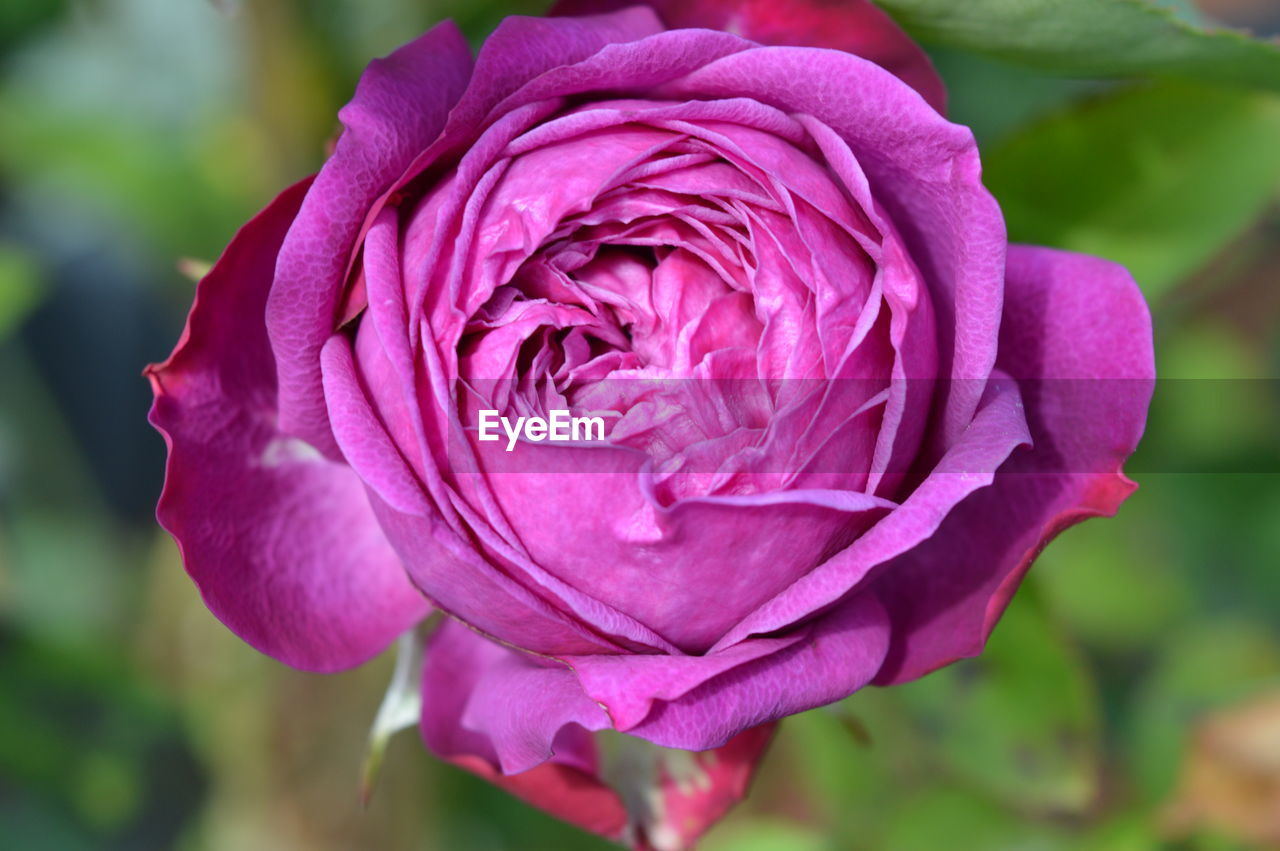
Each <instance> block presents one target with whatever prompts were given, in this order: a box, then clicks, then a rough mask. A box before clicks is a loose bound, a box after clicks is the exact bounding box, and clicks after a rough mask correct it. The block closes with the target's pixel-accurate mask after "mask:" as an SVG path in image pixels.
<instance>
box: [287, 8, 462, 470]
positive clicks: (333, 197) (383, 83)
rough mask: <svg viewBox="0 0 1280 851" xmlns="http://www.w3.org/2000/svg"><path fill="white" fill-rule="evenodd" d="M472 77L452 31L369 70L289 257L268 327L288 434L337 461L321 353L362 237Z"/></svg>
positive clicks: (294, 231)
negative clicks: (323, 378) (373, 217)
mask: <svg viewBox="0 0 1280 851" xmlns="http://www.w3.org/2000/svg"><path fill="white" fill-rule="evenodd" d="M470 74H471V50H470V48H469V47H468V46H467V43H466V41H465V40H464V39H463V37H462V34H461V33H460V32H459V31H458V29H457V27H455V26H454V25H453V24H452V23H449V22H446V23H443V24H440V25H439V26H437V27H435V28H434V29H432V30H431V31H430V32H428V33H426V34H425V35H423V36H422V37H421V38H419V39H417V40H416V41H412V42H410V43H409V44H407V45H405V46H404V47H401V48H400V49H399V50H397V51H395V52H394V53H392V54H391V55H390V56H388V57H386V58H385V59H380V60H377V61H375V62H372V63H370V65H369V68H368V70H366V71H365V73H364V76H363V77H361V79H360V84H359V86H358V87H357V88H356V94H355V97H354V98H353V99H352V100H351V102H350V103H349V104H347V105H346V106H345V107H343V109H342V111H341V112H340V113H339V118H341V119H342V123H343V127H344V130H343V133H342V137H341V138H340V139H339V140H338V145H337V148H336V149H335V150H334V153H333V156H332V157H330V158H329V161H328V162H327V163H325V165H324V168H323V169H321V171H320V174H319V175H318V176H317V177H316V180H315V183H314V185H312V187H311V191H310V192H308V193H307V198H306V200H305V201H304V202H303V204H302V209H301V210H299V212H298V216H297V219H296V221H295V222H294V225H293V227H292V228H290V230H289V234H288V237H287V238H286V239H285V242H284V245H283V246H282V247H281V249H280V259H279V265H278V267H277V272H276V280H275V284H274V286H273V287H272V290H271V297H270V299H269V301H268V305H267V327H268V329H269V331H270V336H271V346H272V349H273V350H274V351H275V355H276V361H277V369H278V371H279V381H280V428H281V430H283V431H284V432H285V433H287V434H291V435H294V436H295V437H300V438H302V439H303V440H306V441H307V442H308V443H310V444H312V445H313V446H315V447H316V448H318V449H320V450H321V451H322V452H324V453H325V454H326V455H328V456H329V457H332V458H338V457H339V453H338V451H337V447H336V445H335V444H334V439H333V435H332V433H331V431H330V428H329V418H328V413H327V411H326V408H325V402H324V390H323V387H322V386H321V375H320V348H321V347H322V346H323V345H324V343H325V341H326V340H328V339H329V336H330V335H331V334H332V333H333V330H334V328H335V327H336V325H337V324H338V322H339V320H340V318H341V317H340V314H341V312H342V311H341V301H342V297H343V290H344V287H345V284H346V281H347V277H348V275H349V273H350V271H351V268H352V263H353V254H354V252H355V250H356V247H357V244H358V240H359V237H360V235H361V232H362V230H364V229H365V228H366V227H367V225H368V224H369V223H370V222H372V216H373V214H374V213H375V212H376V210H377V208H378V207H379V204H377V203H375V202H377V201H378V199H379V198H380V197H381V196H384V195H385V194H386V193H387V192H388V191H389V190H390V189H391V188H392V186H393V185H394V184H395V182H396V180H397V179H398V178H400V177H401V175H403V174H404V171H405V169H406V168H407V167H408V166H409V164H410V163H411V162H413V159H414V157H416V156H417V155H418V154H419V153H420V152H421V151H422V150H423V149H424V148H425V147H427V145H429V144H431V142H432V141H433V140H434V139H435V138H436V136H438V135H439V133H440V130H441V128H442V127H443V126H444V122H445V118H446V116H447V115H448V114H449V109H450V108H451V107H452V106H453V105H454V103H455V102H456V101H457V99H458V96H459V95H460V94H461V93H462V91H463V88H464V87H465V86H466V84H467V81H468V79H469V78H470Z"/></svg>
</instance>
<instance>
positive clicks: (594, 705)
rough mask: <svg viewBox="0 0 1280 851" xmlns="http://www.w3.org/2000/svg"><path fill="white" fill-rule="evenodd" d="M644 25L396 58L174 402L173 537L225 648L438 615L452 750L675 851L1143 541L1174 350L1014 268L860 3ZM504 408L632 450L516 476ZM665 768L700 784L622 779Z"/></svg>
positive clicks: (547, 28) (394, 632)
mask: <svg viewBox="0 0 1280 851" xmlns="http://www.w3.org/2000/svg"><path fill="white" fill-rule="evenodd" d="M619 6H621V4H610V3H600V2H589V0H588V2H574V3H570V4H568V5H567V6H565V7H563V8H562V9H561V10H560V11H561V12H564V13H568V14H564V15H561V16H557V17H550V18H510V19H508V20H506V21H505V22H503V23H502V25H501V26H499V28H498V29H497V31H496V32H494V33H493V35H492V36H490V37H489V39H488V40H487V41H486V42H485V44H484V46H483V47H482V48H481V49H480V51H479V55H478V56H476V57H475V58H473V57H472V54H471V52H470V50H469V49H468V47H467V44H466V42H465V41H464V40H463V38H462V36H461V35H460V34H459V32H458V30H457V29H456V28H455V27H454V26H453V25H452V24H449V23H445V24H441V25H440V26H437V27H436V28H435V29H433V30H431V31H430V32H428V33H427V34H426V35H424V36H422V37H421V38H419V39H418V40H416V41H414V42H412V43H410V44H408V45H406V46H405V47H403V48H401V49H400V50H398V51H396V52H395V53H393V54H392V55H391V56H389V57H387V58H385V59H381V60H378V61H376V62H374V63H372V64H371V65H370V66H369V69H368V70H367V71H366V73H365V74H364V76H363V78H362V79H361V81H360V84H359V86H358V88H357V91H356V94H355V97H354V99H353V100H352V101H351V103H350V104H348V105H347V106H346V107H345V108H344V109H343V110H342V112H341V119H342V122H343V124H344V127H345V129H344V132H343V133H342V135H341V137H340V139H339V141H338V142H337V145H336V148H335V150H334V151H333V153H332V155H331V156H330V158H329V159H328V161H327V162H326V163H325V165H324V167H323V168H322V169H321V171H320V172H319V174H317V175H315V176H314V177H313V178H309V179H307V180H304V181H303V182H301V183H299V184H298V185H296V186H294V187H292V188H290V189H287V190H286V191H285V192H284V193H283V194H282V195H280V196H279V197H278V198H277V199H276V200H275V201H273V202H272V203H271V204H270V205H269V206H268V207H267V208H266V209H265V210H264V211H263V212H262V213H261V214H259V215H258V216H257V218H255V219H254V220H253V221H251V222H250V223H249V224H247V225H246V226H245V227H244V229H243V230H241V231H240V233H239V234H238V235H237V236H236V238H235V239H234V241H233V242H232V243H231V245H230V246H229V247H228V248H227V250H226V253H225V254H224V255H223V256H222V258H221V260H219V261H218V263H217V265H216V266H214V268H213V270H212V271H211V272H210V273H209V274H208V276H207V277H205V278H204V280H203V281H201V283H200V285H199V289H198V291H197V295H196V303H195V305H194V307H193V308H192V311H191V315H190V318H189V320H188V324H187V328H186V331H185V332H184V334H183V336H182V339H181V340H180V342H179V343H178V346H177V349H176V350H175V351H174V353H173V355H172V356H171V357H170V358H169V360H167V361H166V362H165V363H163V364H160V365H158V366H155V367H152V368H150V369H149V370H148V373H149V376H150V378H151V381H152V384H153V386H154V390H155V406H154V408H153V411H152V422H153V423H154V424H155V425H156V427H157V428H158V429H159V430H160V431H161V432H162V433H163V434H164V436H165V438H166V440H167V442H168V445H169V462H168V470H167V480H166V484H165V489H164V493H163V496H162V497H161V501H160V506H159V512H158V514H159V518H160V521H161V523H162V524H163V525H164V526H165V528H166V529H168V530H169V531H170V532H171V533H172V534H173V535H174V537H175V538H176V539H177V541H178V544H179V546H180V547H181V551H182V557H183V560H184V562H185V565H186V568H187V570H188V571H189V572H190V574H191V576H192V578H193V579H194V580H195V582H196V583H197V584H198V585H199V587H200V590H201V592H202V594H203V595H204V599H205V602H206V603H207V604H208V606H209V608H210V609H211V610H212V611H213V612H214V614H216V615H217V616H218V617H219V618H220V619H221V620H222V621H223V622H224V623H226V624H227V626H229V627H230V628H231V629H232V630H234V631H235V632H236V633H237V634H238V635H240V636H241V637H242V638H243V639H244V640H245V641H247V642H249V643H250V644H252V645H253V646H254V647H256V648H258V649H259V650H261V651H262V652H264V653H267V654H269V655H271V656H273V657H275V658H276V659H279V660H280V661H282V662H285V663H286V664H289V665H293V666H295V667H298V668H303V669H307V670H315V671H335V670H338V669H343V668H347V667H349V666H353V665H357V664H360V663H362V662H364V661H366V660H367V659H369V658H370V657H372V656H374V655H376V654H378V653H379V652H380V651H382V650H383V649H384V648H385V647H387V645H388V644H389V643H390V642H391V641H392V640H393V639H395V638H396V637H397V636H399V635H401V634H402V633H405V632H406V631H407V630H410V629H412V628H413V627H414V626H415V625H416V624H418V623H419V622H420V621H422V620H423V619H424V618H425V617H427V615H428V614H429V613H430V612H432V611H438V612H441V613H443V614H444V616H445V617H443V618H442V619H440V620H439V622H438V625H437V626H436V627H435V628H434V630H433V631H431V632H430V634H429V637H428V638H427V639H426V646H425V649H424V662H423V668H422V696H423V708H422V715H421V730H422V735H423V738H424V739H425V741H426V744H427V745H428V746H429V747H430V748H431V750H433V751H434V752H435V753H437V754H439V755H440V756H442V757H444V758H446V759H449V760H452V761H454V762H456V763H458V764H461V765H463V766H465V767H467V768H468V769H470V770H472V771H475V772H477V773H479V774H481V775H482V776H485V777H488V778H489V779H491V780H492V781H494V782H496V783H499V784H501V785H503V786H504V787H506V788H508V789H510V790H512V791H513V792H515V793H516V794H518V795H520V796H522V797H524V798H525V799H527V800H529V801H531V802H533V803H534V804H536V805H538V806H541V807H543V808H544V809H547V810H548V811H550V812H552V813H554V814H556V815H558V816H560V817H561V818H564V819H567V820H570V821H572V822H574V823H576V824H579V825H581V826H583V827H586V828H588V829H590V830H594V831H596V832H598V833H601V834H603V835H605V836H609V837H611V838H615V839H620V840H622V841H626V842H629V843H631V844H632V845H634V846H635V847H649V848H658V849H668V848H682V847H687V846H688V845H689V844H690V843H691V842H692V841H693V840H694V839H696V837H697V836H698V835H699V834H700V833H701V832H702V831H704V830H705V829H706V828H707V827H708V826H709V825H710V824H711V823H712V822H714V821H715V819H717V818H718V817H719V816H720V815H722V814H723V813H724V812H725V810H726V809H727V808H728V807H729V806H730V805H731V804H732V803H733V802H734V801H736V800H737V799H738V798H739V797H741V795H742V794H743V793H744V790H745V787H746V785H747V782H748V781H749V778H750V775H751V773H752V771H753V769H754V766H755V764H756V763H757V761H758V759H759V758H760V756H761V754H762V753H763V751H764V749H765V747H766V745H767V743H768V740H769V736H770V733H771V730H772V725H773V722H775V721H777V720H778V719H780V718H782V717H784V716H787V715H790V714H793V713H797V712H802V711H804V710H807V709H810V708H813V707H817V706H822V705H824V704H828V703H831V702H833V701H837V700H840V699H842V698H844V697H847V696H848V695H850V694H852V693H853V692H855V691H857V690H858V689H860V688H862V687H864V686H866V685H868V684H876V685H889V684H892V683H898V682H902V681H904V680H910V679H913V678H916V677H919V676H921V675H923V674H925V673H927V672H929V671H931V670H933V669H935V668H938V667H939V666H942V665H946V664H948V663H950V662H953V661H955V660H957V659H959V658H962V657H966V656H972V655H975V654H977V653H979V652H980V650H981V649H982V647H983V644H984V642H985V641H986V639H987V636H988V635H989V634H990V632H991V630H992V628H993V627H994V625H995V623H996V621H997V620H998V619H999V617H1000V615H1001V612H1002V611H1003V609H1004V607H1005V605H1006V604H1007V603H1008V601H1009V598H1010V596H1011V595H1012V594H1013V593H1014V590H1015V589H1016V587H1017V586H1018V583H1019V581H1020V580H1021V578H1022V576H1023V575H1024V574H1025V572H1026V570H1027V568H1028V567H1029V566H1030V564H1031V562H1032V560H1033V559H1034V558H1035V556H1036V554H1037V553H1038V552H1039V551H1040V550H1041V548H1042V547H1043V546H1044V545H1045V544H1046V542H1047V541H1048V540H1049V539H1050V538H1051V537H1052V536H1054V535H1055V534H1056V533H1058V532H1059V531H1061V530H1062V529H1063V528H1065V527H1067V526H1069V525H1071V524H1073V523H1075V522H1077V521H1079V520H1081V519H1084V518H1087V517H1090V516H1095V515H1103V514H1111V513H1113V512H1114V511H1115V510H1116V508H1117V507H1118V505H1119V504H1120V503H1121V502H1122V501H1123V500H1124V499H1125V498H1126V497H1127V496H1128V495H1129V494H1130V492H1131V491H1132V490H1133V488H1134V485H1133V484H1132V483H1131V482H1130V481H1128V480H1127V479H1126V478H1125V477H1124V476H1123V474H1122V472H1121V465H1122V463H1123V461H1124V459H1125V458H1126V457H1127V456H1128V455H1129V454H1130V453H1131V452H1132V451H1133V449H1134V447H1135V446H1136V444H1137V441H1138V439H1139V437H1140V435H1141V432H1142V428H1143V424H1144V419H1145V414H1146V407H1147V401H1148V397H1149V391H1150V386H1149V382H1150V379H1152V378H1153V365H1152V351H1151V330H1150V321H1149V318H1148V313H1147V310H1146V307H1145V305H1144V302H1143V300H1142V297H1141V295H1140V294H1139V292H1138V289H1137V288H1136V287H1135V285H1134V283H1133V281H1132V279H1131V278H1130V276H1129V275H1128V273H1127V272H1126V271H1125V270H1124V269H1123V268H1121V267H1119V266H1116V265H1114V264H1112V263H1109V262H1107V261H1105V260H1100V259H1096V258H1092V257H1085V256H1080V255H1074V254H1067V253H1062V252H1059V251H1052V250H1048V249H1043V248H1035V247H1029V246H1017V245H1009V244H1008V242H1007V239H1006V235H1005V225H1004V221H1003V219H1002V216H1001V212H1000V209H999V207H998V206H997V204H996V202H995V201H994V200H993V199H992V197H991V196H990V194H988V193H987V191H986V190H985V189H984V188H983V186H982V182H981V179H980V164H979V159H978V151H977V148H976V147H975V145H974V141H973V136H972V134H971V133H970V131H969V130H967V129H966V128H964V127H961V126H957V125H955V124H952V123H949V122H948V121H947V120H946V119H945V118H944V117H943V114H942V110H943V109H944V102H943V101H944V95H943V90H942V87H941V84H940V82H939V81H938V79H937V77H936V75H935V74H934V73H933V71H932V68H931V67H930V65H929V64H928V61H927V59H925V57H924V55H923V53H922V52H921V51H920V50H919V48H918V47H916V46H915V45H914V44H913V43H912V42H911V41H910V40H909V39H907V38H906V36H905V35H903V34H902V33H901V31H899V30H898V29H897V28H896V27H895V26H894V25H893V24H892V23H891V22H890V21H889V19H888V18H887V17H885V16H884V15H883V13H881V12H879V11H878V10H877V9H875V8H874V7H873V6H871V5H869V4H866V3H862V2H847V3H843V4H827V3H816V2H812V3H811V2H810V0H790V2H787V3H781V4H779V3H764V2H725V1H723V0H722V2H715V0H701V2H699V1H698V0H685V2H680V3H675V2H673V3H669V4H668V3H665V2H657V3H655V7H649V6H632V7H629V8H618V7H619ZM581 13H596V14H581ZM664 16H665V19H664ZM1047 167H1051V166H1050V165H1047ZM1044 203H1046V204H1052V203H1054V199H1052V198H1046V199H1044ZM1060 387H1071V388H1074V389H1072V390H1071V391H1070V392H1060V390H1059V389H1057V388H1060ZM1081 388H1084V389H1083V390H1081ZM1098 388H1112V389H1110V390H1105V391H1104V390H1100V389H1098ZM1116 388H1128V389H1127V390H1125V391H1124V392H1119V391H1118V390H1117V389H1116ZM482 410H492V411H497V412H499V413H500V414H501V415H503V416H509V417H511V418H512V419H513V420H514V419H515V418H516V417H518V416H535V415H538V416H546V415H547V414H548V413H549V412H550V411H553V410H568V411H571V412H572V413H573V414H574V415H586V414H597V413H601V412H604V413H605V414H607V415H608V417H607V421H608V424H609V434H608V436H607V437H606V439H605V440H603V441H594V442H579V443H551V442H534V441H530V440H526V439H521V440H518V441H517V442H516V445H515V446H514V448H513V451H511V452H507V451H506V445H505V438H504V440H503V441H502V442H500V443H481V442H480V441H478V440H477V429H476V423H477V417H478V415H479V412H480V411H482ZM608 730H614V731H618V732H620V733H624V734H627V735H626V736H624V737H620V738H619V739H618V740H617V741H616V742H610V743H609V744H608V747H604V746H603V743H604V740H605V738H607V736H605V735H602V731H608ZM637 742H648V743H654V744H657V745H662V746H665V747H666V748H673V749H681V750H685V751H694V752H699V753H695V754H692V755H683V756H679V758H678V759H677V758H676V756H673V755H672V752H671V751H661V750H658V749H656V748H649V749H647V750H645V749H644V748H641V755H640V756H639V757H636V756H634V755H632V756H630V757H629V759H631V760H632V763H631V764H632V765H633V766H634V765H635V764H636V763H635V760H637V759H639V761H640V762H641V763H645V762H646V760H647V766H648V767H647V769H646V770H643V771H632V772H631V773H630V774H627V773H626V772H624V773H623V774H624V776H623V777H622V778H621V781H619V778H618V773H617V772H614V771H609V772H606V766H605V763H606V761H607V760H606V755H607V753H609V752H612V750H613V749H614V748H615V746H617V745H619V743H622V744H625V745H626V746H627V747H628V748H630V747H632V746H634V745H635V744H636V743H637ZM708 752H710V753H708ZM606 774H608V778H609V780H608V782H606V779H605V777H606ZM690 776H692V777H693V780H692V781H691V780H690ZM619 782H621V785H622V787H623V788H619V786H618V783H619Z"/></svg>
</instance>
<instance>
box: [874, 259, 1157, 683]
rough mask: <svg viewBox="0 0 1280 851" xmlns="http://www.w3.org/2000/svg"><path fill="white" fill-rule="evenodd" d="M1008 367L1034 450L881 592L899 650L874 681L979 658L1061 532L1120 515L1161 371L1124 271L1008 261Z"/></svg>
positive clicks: (1100, 264) (891, 572)
mask: <svg viewBox="0 0 1280 851" xmlns="http://www.w3.org/2000/svg"><path fill="white" fill-rule="evenodd" d="M1006 293H1007V300H1006V308H1005V317H1004V325H1003V327H1002V328H1001V334H1000V359H999V364H1000V366H1001V367H1002V368H1003V369H1005V370H1007V371H1008V372H1009V373H1010V374H1012V375H1013V376H1015V377H1016V378H1018V379H1019V380H1020V384H1022V385H1023V387H1024V391H1023V398H1024V400H1025V404H1026V411H1027V421H1028V425H1029V427H1030V429H1031V435H1032V439H1033V440H1034V446H1033V447H1030V448H1024V449H1022V450H1020V451H1019V452H1017V453H1015V454H1014V455H1013V457H1012V458H1010V460H1009V462H1008V463H1007V464H1006V465H1005V466H1003V467H1002V468H1001V469H1000V472H999V473H998V474H997V476H996V479H995V482H994V483H993V484H992V485H991V486H990V487H988V488H984V489H982V490H980V491H978V492H976V493H975V494H973V495H972V496H971V497H969V498H968V499H967V500H965V501H964V502H963V503H962V504H961V505H960V506H958V507H957V509H956V510H955V511H953V512H952V513H951V515H950V516H949V517H948V518H947V520H946V521H945V522H944V523H943V524H942V526H941V527H940V528H939V529H938V531H937V532H936V533H935V534H934V535H933V537H932V538H931V539H930V540H928V541H926V542H925V543H924V544H923V545H921V546H919V547H917V548H915V549H914V550H912V551H911V552H909V553H907V554H905V555H903V556H902V557H901V558H900V559H898V560H897V561H895V562H893V563H891V564H889V565H886V566H885V568H884V572H883V574H881V577H882V578H881V579H880V580H879V581H878V582H877V583H876V586H875V587H876V590H877V593H879V594H880V595H881V597H882V599H883V600H884V601H885V605H886V606H887V607H888V609H889V613H890V616H891V617H892V619H893V628H894V633H893V634H894V645H893V648H892V649H891V650H890V654H889V659H888V661H887V662H886V664H885V668H884V670H883V671H882V672H881V674H880V676H879V677H877V682H879V683H891V682H901V681H903V680H910V679H914V678H916V677H919V676H921V675H922V674H925V673H927V672H929V671H931V670H933V669H935V668H938V667H940V666H942V665H945V664H948V663H950V662H953V661H955V660H956V659H959V658H963V657H966V656H974V655H977V654H978V653H979V652H981V650H982V647H983V645H984V644H985V643H986V640H987V637H988V636H989V635H990V633H991V630H992V629H993V628H994V627H995V624H996V621H997V620H999V618H1000V615H1001V614H1002V613H1003V612H1004V609H1005V606H1006V605H1007V604H1008V602H1009V599H1010V598H1011V597H1012V595H1013V592H1014V591H1015V590H1016V589H1017V586H1018V583H1019V582H1020V581H1021V579H1022V577H1023V575H1024V574H1025V573H1026V571H1027V569H1028V568H1029V567H1030V566H1031V563H1032V561H1034V559H1035V557H1036V556H1037V555H1038V554H1039V553H1040V551H1041V550H1042V549H1043V548H1044V547H1045V546H1046V545H1047V544H1048V542H1049V541H1050V540H1052V539H1053V537H1054V536H1055V535H1057V534H1058V533H1059V532H1061V531H1062V530H1063V529H1066V528H1067V527H1069V526H1071V525H1074V524H1075V523H1078V522H1080V521H1081V520H1084V519H1087V518H1089V517H1096V516H1100V515H1110V514H1114V513H1115V511H1116V510H1117V508H1119V506H1120V503H1122V502H1123V501H1124V500H1125V498H1126V497H1128V496H1129V494H1130V493H1132V492H1133V490H1134V488H1135V487H1136V486H1135V485H1134V484H1133V483H1132V482H1131V481H1129V480H1128V479H1127V478H1125V476H1124V474H1123V472H1122V471H1121V467H1122V465H1123V463H1124V460H1125V458H1127V457H1128V456H1129V454H1130V453H1132V452H1133V450H1134V448H1135V447H1136V446H1137V444H1138V439H1139V438H1140V437H1141V436H1142V430H1143V426H1144V424H1145V421H1146V412H1147V404H1148V402H1149V400H1150V396H1151V390H1152V382H1153V380H1154V377H1155V366H1154V361H1153V356H1152V347H1151V320H1150V317H1149V315H1148V312H1147V307H1146V304H1145V302H1144V301H1143V299H1142V294H1141V293H1140V292H1139V290H1138V288H1137V286H1136V285H1135V284H1134V282H1133V279H1132V278H1131V277H1130V276H1129V273H1128V272H1127V271H1125V269H1124V268H1123V267H1121V266H1117V265H1116V264H1114V263H1110V262H1107V261H1105V260H1099V259H1097V258H1095V257H1087V256H1084V255H1078V254H1068V253H1065V252H1060V251H1052V250H1049V249H1045V248H1034V247H1026V246H1014V247H1011V248H1010V251H1009V267H1008V277H1007V289H1006Z"/></svg>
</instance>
